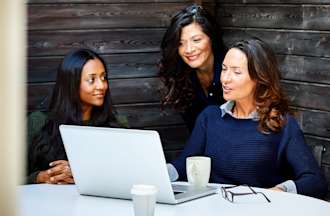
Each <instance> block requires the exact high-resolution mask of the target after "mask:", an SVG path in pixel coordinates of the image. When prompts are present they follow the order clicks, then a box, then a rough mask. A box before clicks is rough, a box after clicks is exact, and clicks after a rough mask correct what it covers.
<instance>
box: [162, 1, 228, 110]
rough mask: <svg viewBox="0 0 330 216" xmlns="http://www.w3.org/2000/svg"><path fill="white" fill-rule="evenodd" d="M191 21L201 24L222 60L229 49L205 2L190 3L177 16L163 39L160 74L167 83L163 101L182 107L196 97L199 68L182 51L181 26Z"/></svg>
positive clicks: (180, 108)
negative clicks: (194, 82) (193, 80)
mask: <svg viewBox="0 0 330 216" xmlns="http://www.w3.org/2000/svg"><path fill="white" fill-rule="evenodd" d="M191 23H197V24H199V25H200V27H201V28H202V31H203V32H204V33H205V34H206V35H207V36H208V37H209V38H210V40H211V43H212V52H213V54H214V56H215V59H216V60H217V61H220V62H222V60H223V57H224V54H225V52H226V50H225V46H224V44H223V41H222V33H221V29H220V27H219V26H218V24H217V23H216V21H215V20H214V19H213V17H212V16H211V15H210V14H209V13H208V12H207V11H206V10H205V9H203V8H202V7H201V6H199V5H197V4H193V5H190V6H188V7H186V8H184V9H182V10H181V11H179V12H177V13H176V14H175V15H174V16H173V18H172V19H171V23H170V25H169V27H168V28H167V31H166V32H165V34H164V37H163V39H162V42H161V55H162V57H161V60H160V64H159V76H160V78H161V80H162V81H163V83H164V85H165V87H166V89H165V90H164V91H163V92H162V99H161V103H162V105H170V106H172V107H174V108H175V109H177V110H181V111H183V110H185V109H186V108H188V107H190V106H191V101H192V99H193V98H194V91H193V87H192V83H191V80H190V75H191V73H192V72H195V69H193V68H191V67H189V66H188V65H187V64H186V63H185V62H184V61H183V60H182V58H181V57H180V55H179V53H178V48H179V45H180V37H181V30H182V28H183V27H185V26H187V25H189V24H191Z"/></svg>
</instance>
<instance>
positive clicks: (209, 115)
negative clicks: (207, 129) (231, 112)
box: [198, 105, 221, 120]
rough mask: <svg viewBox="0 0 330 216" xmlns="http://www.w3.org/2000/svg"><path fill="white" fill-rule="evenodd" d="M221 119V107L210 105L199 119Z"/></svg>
mask: <svg viewBox="0 0 330 216" xmlns="http://www.w3.org/2000/svg"><path fill="white" fill-rule="evenodd" d="M217 117H221V109H220V106H219V105H210V106H207V107H206V108H205V109H204V110H203V111H202V112H201V113H200V114H199V116H198V119H200V120H201V119H203V120H207V119H217Z"/></svg>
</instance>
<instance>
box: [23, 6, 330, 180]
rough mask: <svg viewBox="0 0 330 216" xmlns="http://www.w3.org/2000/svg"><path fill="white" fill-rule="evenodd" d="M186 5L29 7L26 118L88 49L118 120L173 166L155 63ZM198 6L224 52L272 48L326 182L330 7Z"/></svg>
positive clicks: (170, 121)
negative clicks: (256, 45)
mask: <svg viewBox="0 0 330 216" xmlns="http://www.w3.org/2000/svg"><path fill="white" fill-rule="evenodd" d="M191 2H193V1H188V0H177V1H174V0H154V1H152V0H111V1H109V0H29V1H28V83H27V85H28V111H34V110H40V109H41V110H43V109H44V107H45V105H44V104H43V103H42V102H43V101H44V100H45V98H46V96H47V95H48V94H49V93H50V91H51V87H52V85H53V84H54V81H55V74H56V67H57V65H58V63H59V62H60V60H61V59H62V58H63V56H64V55H65V53H67V52H68V51H69V50H70V49H72V48H77V47H87V48H91V49H93V50H95V51H96V52H98V53H100V54H101V55H102V56H103V57H104V59H105V60H106V62H107V64H108V65H107V67H108V70H109V72H110V81H109V82H110V87H111V88H112V96H113V101H114V104H115V107H116V109H117V111H118V113H119V114H121V115H125V116H126V117H127V118H128V120H129V124H130V125H131V127H134V128H149V129H157V130H158V131H159V132H160V134H161V137H162V139H163V146H164V149H165V152H166V157H167V159H171V158H173V157H174V156H175V155H176V154H177V153H178V152H179V151H180V150H181V149H182V147H183V145H184V143H185V140H186V138H187V130H186V128H185V126H184V125H183V122H182V119H181V117H180V115H178V113H176V112H174V111H172V110H160V104H159V91H158V90H159V89H160V88H162V86H161V83H160V82H159V79H158V78H157V61H158V60H159V57H160V56H159V46H160V41H161V38H162V36H163V34H164V32H165V29H166V27H167V26H168V24H169V20H170V17H171V16H172V15H173V13H175V12H176V11H177V10H179V9H181V8H183V7H185V6H186V5H188V4H190V3H191ZM196 2H202V3H203V5H204V6H205V7H207V8H208V9H209V10H210V11H211V12H212V13H213V14H215V15H216V17H217V19H218V21H219V22H220V24H221V25H222V27H223V29H224V32H225V42H226V44H230V43H232V42H233V41H237V40H239V39H241V38H244V37H246V36H248V35H254V36H258V37H260V38H261V39H263V40H265V41H266V42H268V43H269V44H271V46H272V47H273V48H274V50H275V52H276V54H277V56H278V59H279V62H280V65H281V69H282V76H283V80H282V84H283V86H284V87H285V89H286V90H287V92H288V93H289V96H290V99H291V101H292V106H293V108H295V109H297V110H298V111H299V113H300V115H299V122H300V125H301V127H302V129H303V131H304V133H305V136H306V140H307V142H308V143H309V144H310V145H324V146H325V147H326V149H327V150H326V152H324V154H323V162H322V167H323V168H324V170H325V173H326V175H327V177H328V179H330V72H329V71H330V0H290V1H286V0H203V1H201V0H199V1H196ZM287 2H290V3H287ZM329 185H330V184H329Z"/></svg>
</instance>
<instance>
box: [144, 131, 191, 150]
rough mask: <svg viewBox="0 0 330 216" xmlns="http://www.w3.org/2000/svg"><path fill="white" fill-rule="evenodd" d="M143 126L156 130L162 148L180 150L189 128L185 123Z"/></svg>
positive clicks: (185, 140)
mask: <svg viewBox="0 0 330 216" xmlns="http://www.w3.org/2000/svg"><path fill="white" fill-rule="evenodd" d="M144 128H145V129H151V130H157V131H158V133H159V135H160V138H161V140H162V144H163V148H164V150H182V149H183V147H184V146H185V144H186V142H187V139H188V137H189V130H188V128H187V127H186V126H185V125H173V126H165V127H164V126H163V127H144Z"/></svg>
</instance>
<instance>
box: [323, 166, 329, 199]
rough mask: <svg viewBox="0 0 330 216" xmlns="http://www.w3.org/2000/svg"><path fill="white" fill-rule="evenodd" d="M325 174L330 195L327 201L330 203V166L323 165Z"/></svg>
mask: <svg viewBox="0 0 330 216" xmlns="http://www.w3.org/2000/svg"><path fill="white" fill-rule="evenodd" d="M322 169H323V172H324V174H325V177H326V179H327V182H328V191H329V193H328V195H327V198H326V199H327V200H328V201H330V165H323V166H322Z"/></svg>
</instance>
